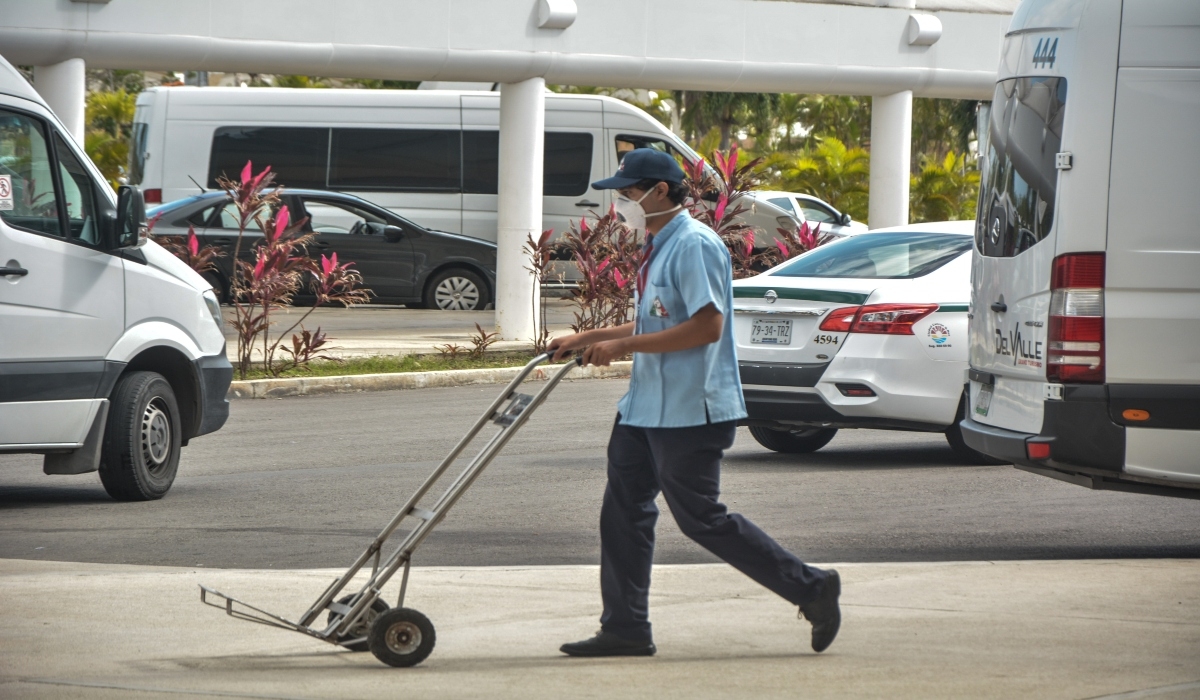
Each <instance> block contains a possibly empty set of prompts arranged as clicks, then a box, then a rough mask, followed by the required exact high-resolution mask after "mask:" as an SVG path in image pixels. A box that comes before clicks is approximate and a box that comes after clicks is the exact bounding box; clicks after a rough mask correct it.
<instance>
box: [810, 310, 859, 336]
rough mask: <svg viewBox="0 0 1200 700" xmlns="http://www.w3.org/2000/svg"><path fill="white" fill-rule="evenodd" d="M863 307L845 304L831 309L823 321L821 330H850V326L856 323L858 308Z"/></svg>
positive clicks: (840, 331)
mask: <svg viewBox="0 0 1200 700" xmlns="http://www.w3.org/2000/svg"><path fill="white" fill-rule="evenodd" d="M861 308H862V307H861V306H844V307H842V308H840V309H834V310H833V311H830V312H829V315H828V316H826V317H825V320H824V321H821V325H820V328H821V330H823V331H833V332H834V333H846V332H847V331H849V330H850V326H853V325H854V317H855V316H857V315H858V310H859V309H861Z"/></svg>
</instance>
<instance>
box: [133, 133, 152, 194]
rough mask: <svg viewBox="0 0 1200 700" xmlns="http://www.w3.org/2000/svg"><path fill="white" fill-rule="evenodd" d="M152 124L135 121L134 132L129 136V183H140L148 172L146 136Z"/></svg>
mask: <svg viewBox="0 0 1200 700" xmlns="http://www.w3.org/2000/svg"><path fill="white" fill-rule="evenodd" d="M149 131H150V125H149V124H146V123H145V122H134V123H133V134H132V135H130V137H129V184H131V185H140V184H142V178H143V177H144V176H145V173H146V137H147V135H148V133H149Z"/></svg>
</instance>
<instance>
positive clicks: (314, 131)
mask: <svg viewBox="0 0 1200 700" xmlns="http://www.w3.org/2000/svg"><path fill="white" fill-rule="evenodd" d="M328 155H329V129H327V128H305V127H258V126H226V127H221V128H219V129H217V130H216V132H215V133H214V134H213V142H212V156H211V158H210V159H209V162H208V186H209V187H210V188H214V189H216V188H218V187H219V185H217V178H218V177H220V176H221V175H224V176H225V177H228V178H232V179H236V178H237V177H239V176H240V175H241V172H242V168H244V167H245V166H246V161H250V162H252V163H253V164H254V170H255V171H256V172H257V171H259V170H262V169H263V168H265V167H266V166H268V165H269V166H271V172H274V173H276V175H275V183H276V184H279V185H287V186H288V187H316V188H324V187H325V171H326V163H327V161H328Z"/></svg>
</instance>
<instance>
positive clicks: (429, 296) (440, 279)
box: [423, 267, 491, 311]
mask: <svg viewBox="0 0 1200 700" xmlns="http://www.w3.org/2000/svg"><path fill="white" fill-rule="evenodd" d="M489 301H491V300H490V299H488V292H487V284H485V283H484V281H483V278H481V277H480V276H479V275H478V274H476V273H474V272H472V271H470V270H465V269H462V268H457V267H456V268H451V269H449V270H442V271H441V272H439V273H437V274H436V275H434V277H433V279H432V280H430V281H429V285H428V286H427V287H426V291H425V299H424V300H423V304H424V306H425V308H427V309H441V310H442V311H482V310H483V307H485V306H487V304H488V302H489Z"/></svg>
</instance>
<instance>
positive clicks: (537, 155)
mask: <svg viewBox="0 0 1200 700" xmlns="http://www.w3.org/2000/svg"><path fill="white" fill-rule="evenodd" d="M545 127H546V81H545V80H543V79H542V78H530V79H529V80H524V81H521V82H519V83H505V84H502V85H501V86H500V185H499V195H500V196H499V202H498V204H497V211H496V220H497V224H498V226H499V229H498V231H497V235H496V332H497V333H499V334H500V337H501V338H502V339H504V340H532V339H533V338H534V336H535V335H536V334H537V328H536V325H537V317H538V314H537V304H538V303H540V299H538V298H537V297H538V296H539V290H537V289H534V281H533V277H532V276H531V275H530V274H529V270H527V269H526V268H527V267H529V259H528V257H527V255H526V254H525V250H524V247H525V242H526V241H527V240H528V238H529V236H530V234H532V235H533V237H534V239H535V240H536V239H537V237H538V236H539V235H541V232H542V153H543V151H544V149H545V143H544V141H545V131H546V128H545Z"/></svg>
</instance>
